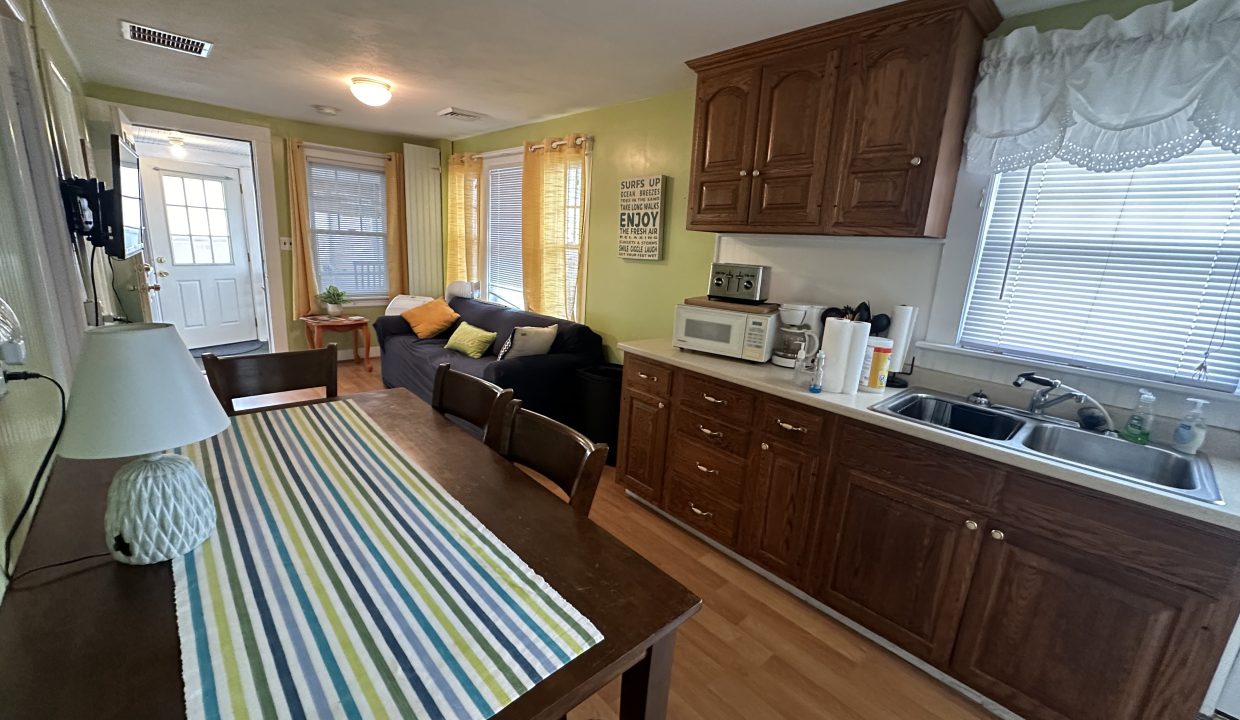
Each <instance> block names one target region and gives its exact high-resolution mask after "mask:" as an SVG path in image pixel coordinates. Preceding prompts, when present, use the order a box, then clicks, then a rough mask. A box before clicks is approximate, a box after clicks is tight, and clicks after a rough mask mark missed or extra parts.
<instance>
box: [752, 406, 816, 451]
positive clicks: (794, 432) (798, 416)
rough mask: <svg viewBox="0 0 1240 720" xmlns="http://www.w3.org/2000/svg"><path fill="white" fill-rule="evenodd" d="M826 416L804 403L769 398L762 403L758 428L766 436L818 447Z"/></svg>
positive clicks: (796, 444) (797, 444)
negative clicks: (795, 403) (796, 403)
mask: <svg viewBox="0 0 1240 720" xmlns="http://www.w3.org/2000/svg"><path fill="white" fill-rule="evenodd" d="M825 425H826V417H825V416H824V415H823V414H822V413H820V412H818V411H816V410H813V409H811V408H807V407H805V406H803V405H794V404H792V403H786V402H781V401H779V400H773V399H771V398H769V397H768V398H767V399H766V400H765V402H763V404H762V417H761V418H760V419H759V420H758V430H759V431H761V432H762V433H763V434H764V435H765V436H766V437H769V438H772V439H775V440H778V441H781V442H785V443H787V444H789V445H795V446H798V447H807V448H817V447H818V446H819V445H820V444H821V443H822V438H823V431H822V430H823V427H824V426H825Z"/></svg>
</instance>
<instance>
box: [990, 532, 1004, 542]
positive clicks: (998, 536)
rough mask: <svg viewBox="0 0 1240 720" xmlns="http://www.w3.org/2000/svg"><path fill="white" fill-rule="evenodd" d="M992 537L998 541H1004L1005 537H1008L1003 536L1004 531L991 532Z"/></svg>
mask: <svg viewBox="0 0 1240 720" xmlns="http://www.w3.org/2000/svg"><path fill="white" fill-rule="evenodd" d="M990 536H991V537H992V538H994V539H996V540H1002V539H1003V538H1004V537H1006V536H1005V535H1004V534H1003V531H1002V530H991V531H990Z"/></svg>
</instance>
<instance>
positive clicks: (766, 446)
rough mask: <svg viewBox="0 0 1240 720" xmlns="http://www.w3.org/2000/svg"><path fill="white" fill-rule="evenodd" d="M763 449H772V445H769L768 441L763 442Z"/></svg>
mask: <svg viewBox="0 0 1240 720" xmlns="http://www.w3.org/2000/svg"><path fill="white" fill-rule="evenodd" d="M762 449H763V450H770V449H771V446H770V445H767V444H766V443H762Z"/></svg>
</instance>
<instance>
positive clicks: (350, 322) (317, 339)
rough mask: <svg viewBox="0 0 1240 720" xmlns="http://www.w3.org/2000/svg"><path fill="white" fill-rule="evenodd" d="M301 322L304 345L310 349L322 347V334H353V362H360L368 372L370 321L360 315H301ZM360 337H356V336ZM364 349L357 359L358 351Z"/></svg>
mask: <svg viewBox="0 0 1240 720" xmlns="http://www.w3.org/2000/svg"><path fill="white" fill-rule="evenodd" d="M301 321H302V322H304V323H305V324H306V343H307V344H308V345H310V347H311V348H314V349H318V348H321V347H323V333H324V332H347V333H352V334H353V362H360V363H361V364H362V367H364V368H366V372H370V321H369V320H367V319H366V318H364V317H362V316H361V315H340V316H332V315H303V316H302V317H301ZM359 333H360V334H361V337H360V338H359V337H358V334H359ZM362 347H365V349H366V352H365V353H364V354H362V356H361V357H360V358H359V357H358V349H359V348H362Z"/></svg>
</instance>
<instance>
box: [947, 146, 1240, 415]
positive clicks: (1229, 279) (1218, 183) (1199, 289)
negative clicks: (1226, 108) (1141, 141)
mask: <svg viewBox="0 0 1240 720" xmlns="http://www.w3.org/2000/svg"><path fill="white" fill-rule="evenodd" d="M1238 200H1240V155H1235V154H1232V153H1230V152H1226V151H1224V150H1220V149H1218V148H1216V147H1214V146H1212V145H1204V146H1202V147H1201V148H1200V149H1199V150H1197V151H1195V152H1193V153H1190V154H1188V155H1185V156H1182V157H1180V158H1177V159H1174V160H1171V161H1168V162H1164V163H1160V164H1157V165H1152V166H1148V167H1144V168H1138V169H1136V170H1129V171H1124V172H1114V173H1094V172H1090V171H1087V170H1082V169H1080V168H1077V167H1073V166H1071V165H1069V164H1067V163H1065V162H1063V161H1058V160H1055V161H1050V162H1046V163H1042V164H1039V165H1035V166H1033V167H1032V168H1029V169H1027V170H1017V171H1012V172H1007V173H1003V174H1002V175H999V176H998V177H997V178H996V182H995V184H994V186H993V191H992V194H991V198H990V203H989V206H988V212H987V216H986V222H985V223H984V225H983V229H982V246H981V252H980V256H979V258H978V264H977V268H976V270H975V273H974V279H973V287H972V290H971V292H970V297H969V301H968V304H967V307H966V310H965V317H964V322H963V324H962V328H961V334H960V345H961V346H962V347H966V348H974V349H978V350H984V351H989V352H996V353H1003V354H1007V355H1015V356H1020V357H1028V358H1034V359H1041V360H1047V361H1051V362H1057V363H1063V364H1067V365H1073V366H1079V367H1085V368H1092V369H1096V370H1103V371H1109V372H1115V373H1120V374H1124V375H1130V376H1135V377H1139V378H1147V379H1155V380H1163V381H1168V382H1175V383H1181V384H1187V385H1197V386H1202V387H1209V388H1213V389H1219V390H1225V391H1229V392H1235V391H1236V389H1237V384H1238V383H1240V310H1238V309H1237V307H1236V294H1237V293H1236V291H1237V277H1238V274H1240V213H1238V210H1237V202H1238Z"/></svg>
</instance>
